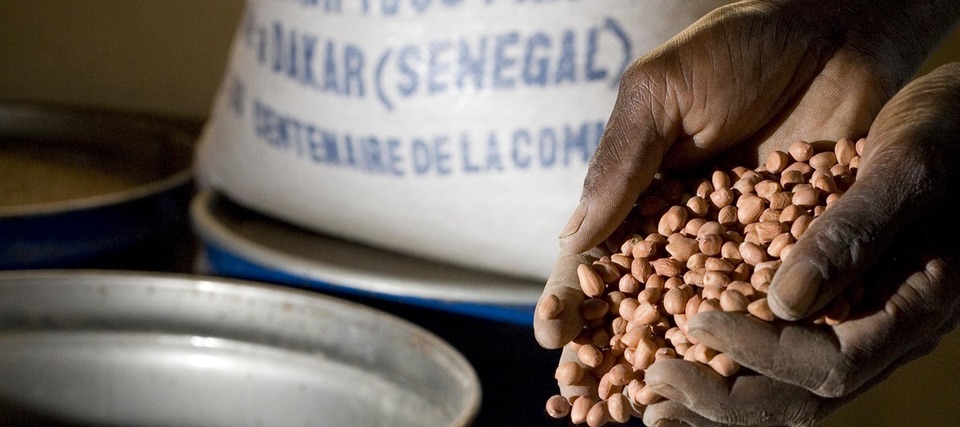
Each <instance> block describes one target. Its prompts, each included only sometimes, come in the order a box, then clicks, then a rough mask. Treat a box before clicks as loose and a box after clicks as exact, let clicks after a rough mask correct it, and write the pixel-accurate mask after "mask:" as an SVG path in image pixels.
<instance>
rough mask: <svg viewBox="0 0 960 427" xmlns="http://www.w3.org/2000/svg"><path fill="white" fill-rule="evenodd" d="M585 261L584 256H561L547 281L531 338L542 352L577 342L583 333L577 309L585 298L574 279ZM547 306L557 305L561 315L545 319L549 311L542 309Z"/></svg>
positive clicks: (539, 302) (534, 320) (534, 318)
mask: <svg viewBox="0 0 960 427" xmlns="http://www.w3.org/2000/svg"><path fill="white" fill-rule="evenodd" d="M584 261H585V256H583V255H578V254H567V253H564V254H561V255H560V256H559V257H558V258H557V262H556V263H555V264H554V266H553V271H552V272H551V273H550V277H549V278H548V279H547V284H546V286H545V287H544V289H543V293H542V294H541V295H540V299H539V300H538V301H537V307H536V310H535V311H534V313H535V314H534V317H533V332H534V336H535V337H536V338H537V342H539V343H540V345H541V346H543V347H544V348H549V349H556V348H560V347H562V346H564V345H566V344H567V343H569V342H570V341H572V340H573V339H574V338H576V336H577V334H579V333H580V330H582V329H583V325H584V320H583V317H582V316H581V315H580V305H581V304H582V303H583V300H584V294H583V290H582V289H581V288H580V281H579V279H578V278H577V266H578V265H580V264H581V263H582V262H584ZM548 300H549V301H548ZM547 304H550V305H556V304H559V305H560V307H559V309H560V312H559V313H558V314H555V315H551V316H554V317H551V318H547V317H545V315H546V313H547V312H548V311H552V310H548V309H545V308H544V306H545V305H547Z"/></svg>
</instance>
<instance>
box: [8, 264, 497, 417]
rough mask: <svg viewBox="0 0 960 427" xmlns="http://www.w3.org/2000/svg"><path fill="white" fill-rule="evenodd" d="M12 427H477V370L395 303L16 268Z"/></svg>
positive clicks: (167, 278)
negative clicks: (392, 310)
mask: <svg viewBox="0 0 960 427" xmlns="http://www.w3.org/2000/svg"><path fill="white" fill-rule="evenodd" d="M0 378H2V379H3V380H2V381H0V424H2V425H29V424H30V423H34V424H36V425H49V424H70V425H74V424H79V425H125V426H133V425H185V426H190V425H196V426H201V425H202V426H220V425H222V426H245V425H271V426H284V425H298V426H304V425H311V426H346V425H358V426H359V425H362V426H431V427H434V426H464V425H468V424H470V422H471V421H472V420H473V418H474V417H475V415H476V413H477V411H478V409H479V405H480V385H479V382H478V380H477V376H476V373H475V371H474V370H473V368H472V366H471V365H470V364H469V363H468V362H467V361H466V360H465V359H464V357H463V356H462V355H461V354H460V353H459V352H457V351H456V350H455V349H453V347H451V346H450V345H449V344H447V343H446V342H445V341H442V340H441V339H440V338H438V337H436V336H434V335H432V334H430V333H429V332H427V331H425V330H423V329H421V328H419V327H416V326H414V325H412V324H410V323H408V322H406V321H403V320H401V319H398V318H396V317H393V316H391V315H387V314H385V313H383V312H380V311H377V310H374V309H371V308H368V307H365V306H362V305H358V304H354V303H350V302H346V301H341V300H338V299H334V298H331V297H327V296H322V295H318V294H315V293H309V292H305V291H298V290H294V289H290V288H284V287H277V286H268V285H260V284H254V283H245V282H238V281H229V280H222V279H215V278H205V277H194V276H175V275H143V274H135V273H118V272H112V273H108V272H96V271H66V270H65V271H30V272H0Z"/></svg>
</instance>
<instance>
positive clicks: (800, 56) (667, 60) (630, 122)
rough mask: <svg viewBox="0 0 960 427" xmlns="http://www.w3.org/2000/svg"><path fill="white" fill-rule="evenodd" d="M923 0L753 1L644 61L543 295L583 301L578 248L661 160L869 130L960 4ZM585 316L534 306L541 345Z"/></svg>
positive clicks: (679, 161)
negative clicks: (549, 313)
mask: <svg viewBox="0 0 960 427" xmlns="http://www.w3.org/2000/svg"><path fill="white" fill-rule="evenodd" d="M917 3H918V4H919V3H923V6H916V7H914V6H912V5H913V3H912V2H902V1H882V2H874V1H867V0H857V1H850V0H846V1H841V0H824V1H821V2H819V3H818V4H817V5H816V7H811V6H810V4H809V1H805V0H778V1H771V0H768V1H760V0H750V1H744V2H739V3H736V4H732V5H729V6H726V7H723V8H720V9H717V10H716V11H715V12H713V13H711V14H710V15H708V16H706V17H704V18H703V19H702V20H700V21H698V22H697V23H696V24H694V25H693V26H691V27H690V28H688V29H687V30H685V31H684V32H682V33H681V34H679V35H678V36H677V37H675V38H673V39H672V40H670V41H669V42H667V43H666V44H664V45H663V46H661V47H660V48H658V49H656V50H654V51H653V52H651V53H650V54H648V55H646V56H644V57H643V58H640V59H639V60H638V61H637V62H635V63H634V64H633V65H632V66H631V67H629V69H628V70H627V71H626V72H625V73H624V75H623V77H622V79H621V87H620V94H619V97H618V100H617V103H616V105H615V106H614V110H613V113H612V115H611V117H610V120H609V122H608V126H607V129H606V131H605V133H604V136H603V137H602V139H601V141H600V145H599V147H598V148H597V152H596V154H595V155H594V158H593V160H592V161H591V164H590V166H589V170H588V172H587V177H586V179H585V182H584V190H583V195H582V198H581V202H580V205H579V207H578V208H577V210H576V212H575V213H574V214H573V216H572V218H571V220H570V222H569V224H568V226H567V227H566V228H565V230H564V231H563V232H562V234H563V237H562V238H561V247H562V249H563V252H564V254H565V255H561V257H560V260H559V261H558V263H557V265H556V268H555V269H554V272H553V274H552V275H551V277H550V279H549V280H548V282H547V285H546V287H545V289H544V294H543V295H544V296H543V297H541V301H543V299H544V298H545V297H546V296H547V295H550V294H555V295H557V296H558V297H560V299H561V301H563V302H564V303H565V304H564V305H565V306H567V307H577V306H578V304H577V299H576V298H577V297H576V296H575V295H576V294H577V287H578V284H577V281H576V275H575V274H574V271H573V270H572V269H571V266H574V267H575V264H573V263H572V262H570V261H571V260H572V259H573V258H574V257H575V256H571V255H566V254H576V253H581V252H584V251H587V250H588V249H590V248H593V247H596V246H597V245H598V244H600V243H601V242H602V241H603V240H604V239H605V238H607V237H608V236H610V235H611V233H612V232H613V231H614V230H615V229H616V228H617V226H618V225H619V224H621V222H622V221H623V220H624V218H626V217H627V215H628V214H629V212H630V211H631V209H632V206H633V204H634V202H635V200H636V199H637V196H638V195H640V193H641V192H642V191H643V190H644V189H645V188H646V187H647V186H648V185H649V183H650V182H651V180H652V179H653V177H654V174H655V173H656V172H657V171H658V170H660V169H661V168H662V169H665V170H671V169H680V168H689V167H692V166H695V165H697V164H699V163H702V162H704V161H706V160H708V159H711V158H714V157H717V156H719V155H721V154H726V153H729V152H730V151H731V148H733V147H734V146H737V147H738V148H739V150H738V152H739V153H740V154H744V153H746V154H745V155H746V156H747V157H749V158H751V161H752V162H754V163H755V162H756V161H757V159H762V158H765V157H766V154H767V153H768V152H769V151H771V150H773V149H785V148H786V145H789V144H791V143H793V142H795V141H796V140H798V139H804V140H808V141H820V140H830V141H835V140H837V139H839V138H841V137H855V136H858V135H863V134H865V133H866V131H867V130H868V129H869V127H870V124H871V122H872V120H873V118H874V117H875V116H876V114H877V112H878V111H879V110H880V108H881V107H882V106H883V104H884V103H885V102H886V101H887V100H888V99H889V97H890V96H892V95H893V94H894V93H895V92H896V91H897V90H898V88H900V87H901V86H902V85H903V84H904V83H905V82H906V81H907V80H908V79H909V78H910V76H911V75H912V74H913V73H914V71H915V70H916V69H917V68H919V66H920V64H921V63H922V61H923V59H924V58H925V57H926V55H927V53H928V52H929V50H932V49H933V47H934V46H935V44H936V43H935V42H936V41H937V40H939V37H940V36H941V35H942V34H944V33H945V32H946V31H947V30H949V29H950V22H949V20H948V19H944V16H946V15H948V14H953V15H957V14H960V7H958V6H957V2H956V1H955V0H937V1H935V2H934V3H936V4H928V3H927V2H917ZM907 4H909V6H910V7H908V5H907ZM751 152H752V153H751ZM741 160H742V159H741ZM574 311H575V310H574ZM582 326H583V321H582V319H580V318H579V316H577V315H576V313H575V312H574V313H567V312H565V313H564V314H563V315H562V316H561V317H560V318H559V319H550V320H547V319H543V318H540V317H539V316H536V317H535V324H534V329H535V333H536V337H537V339H538V341H539V342H540V343H541V345H543V346H544V347H547V348H559V347H561V346H563V345H564V344H566V343H568V342H570V340H572V339H573V338H574V337H575V336H576V334H577V333H578V332H579V330H580V329H581V328H582Z"/></svg>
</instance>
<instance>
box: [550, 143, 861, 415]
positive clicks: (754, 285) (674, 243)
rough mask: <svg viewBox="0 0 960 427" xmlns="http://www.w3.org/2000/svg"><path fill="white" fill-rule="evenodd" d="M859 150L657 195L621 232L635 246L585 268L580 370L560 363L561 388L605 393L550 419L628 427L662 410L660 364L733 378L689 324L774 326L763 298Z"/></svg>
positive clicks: (843, 304) (827, 315) (828, 315)
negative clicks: (637, 415) (670, 361)
mask: <svg viewBox="0 0 960 427" xmlns="http://www.w3.org/2000/svg"><path fill="white" fill-rule="evenodd" d="M863 145H864V140H863V139H861V140H860V141H858V142H857V143H856V144H855V143H853V141H851V140H850V139H846V138H844V139H841V140H839V141H837V142H836V144H834V147H833V150H832V151H830V150H828V151H822V152H816V150H815V149H814V146H813V145H812V144H810V143H807V142H805V141H798V142H796V143H794V144H792V145H791V146H790V147H789V150H788V151H787V152H783V151H775V152H773V153H771V154H770V155H769V157H768V158H767V160H766V162H765V163H764V164H763V165H761V166H760V167H759V168H757V169H754V170H751V169H748V168H745V167H736V168H733V169H732V170H719V169H718V170H714V171H713V172H712V174H711V175H710V177H709V178H703V179H695V180H685V181H680V180H675V179H662V180H660V181H659V182H658V183H657V186H656V188H653V187H651V189H650V190H648V192H647V193H645V194H644V195H643V196H641V198H640V199H639V200H638V202H637V204H636V207H635V209H634V212H633V213H632V215H631V218H630V219H629V220H628V222H626V223H625V224H635V225H636V228H635V229H633V230H632V231H633V234H631V235H629V236H628V237H627V238H626V239H622V240H620V241H608V242H606V243H607V246H608V247H609V248H610V252H613V253H612V254H611V255H609V256H604V257H602V258H600V259H598V260H596V261H594V262H593V263H591V264H581V265H579V266H578V268H577V276H578V279H579V281H580V286H581V289H582V290H583V293H584V295H585V297H586V298H585V300H584V301H583V303H582V305H581V306H580V307H577V308H575V309H578V310H579V311H580V314H581V316H582V317H583V319H584V320H585V323H586V326H585V327H584V329H583V330H582V331H581V333H580V334H579V336H577V338H575V339H574V341H573V343H572V345H573V347H574V349H575V350H576V353H577V356H578V359H579V360H578V361H577V362H565V363H561V364H560V365H559V366H558V367H557V371H556V375H555V377H556V379H557V381H558V383H559V384H560V385H575V384H580V383H581V380H582V379H583V378H584V377H585V376H587V375H591V376H593V377H594V378H595V379H596V380H597V381H596V383H597V384H598V386H597V389H596V390H595V393H589V394H588V395H583V396H572V397H571V398H569V399H568V398H565V397H562V396H560V395H556V396H553V397H551V398H550V399H549V400H548V401H547V405H546V406H547V413H548V414H549V415H550V416H552V417H554V418H564V417H567V416H569V417H570V420H571V421H572V422H574V423H576V424H579V423H584V422H586V423H587V424H588V425H590V426H600V425H604V424H607V423H611V422H616V423H625V422H627V421H629V419H630V417H631V416H632V410H631V407H635V408H637V409H640V410H642V408H644V407H645V406H646V405H650V404H653V403H656V402H657V401H659V400H661V399H662V398H661V397H660V396H659V395H657V394H656V393H654V392H653V391H652V390H651V389H650V388H649V387H647V386H646V385H645V384H644V373H645V371H646V369H647V368H648V367H649V366H650V365H652V364H653V363H654V362H655V361H656V360H660V359H664V358H682V359H684V360H687V361H690V362H694V363H702V364H705V365H707V366H710V367H711V368H713V369H714V370H715V371H716V372H717V373H719V374H720V375H723V376H726V377H729V376H732V375H735V374H737V372H738V371H739V370H740V369H741V367H740V365H739V364H738V363H737V362H736V361H734V360H733V359H731V358H730V357H728V356H727V355H725V354H723V353H720V352H718V351H716V350H715V349H712V348H710V347H707V346H706V345H704V344H701V343H699V342H698V341H697V340H696V339H695V338H694V337H692V336H689V335H688V334H687V329H686V322H687V319H688V318H690V317H691V316H693V315H694V314H697V313H700V312H705V311H709V310H723V311H729V312H745V313H749V314H750V315H752V316H754V317H756V318H759V319H762V320H764V321H768V322H772V321H774V320H775V317H774V315H773V313H772V312H771V310H770V307H769V306H768V305H767V299H766V294H767V290H768V288H769V286H770V281H771V280H772V278H773V275H774V273H775V272H776V270H777V268H778V267H779V266H780V262H781V259H784V258H786V257H788V256H789V254H790V251H791V250H792V248H793V245H794V243H795V242H796V241H797V239H799V238H800V237H801V236H802V235H803V234H804V232H805V231H806V230H807V227H809V226H810V224H811V222H813V221H815V220H816V218H817V217H819V216H820V215H821V214H822V213H823V212H824V211H826V210H827V209H828V208H829V206H830V205H831V204H832V203H834V202H835V201H836V200H837V199H838V198H839V197H840V196H841V195H842V194H843V192H844V191H846V190H847V189H848V188H849V187H850V186H851V185H852V184H853V182H854V179H855V176H856V172H857V169H858V168H859V164H860V153H861V152H862V150H863ZM857 299H858V296H857V295H856V292H852V293H850V295H847V296H846V297H841V298H838V299H837V300H836V302H834V303H833V304H832V305H831V306H830V307H828V308H827V309H825V310H824V311H823V312H822V313H821V314H820V315H819V316H817V317H816V318H815V319H814V320H813V323H826V324H830V325H835V324H838V323H840V322H842V321H843V320H844V319H845V317H846V316H847V314H848V313H849V311H850V307H851V305H852V304H855V303H856V302H857V301H856V300H857ZM553 302H554V304H549V303H548V304H541V310H540V312H539V313H538V315H539V316H541V317H544V318H555V317H557V316H559V315H560V312H561V311H562V310H563V307H562V304H560V303H559V300H557V301H553ZM591 391H593V390H591Z"/></svg>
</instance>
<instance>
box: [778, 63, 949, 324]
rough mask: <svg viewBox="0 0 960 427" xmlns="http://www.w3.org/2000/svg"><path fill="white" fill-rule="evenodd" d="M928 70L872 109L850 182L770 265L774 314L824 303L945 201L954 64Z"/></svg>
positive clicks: (795, 314) (800, 314) (803, 312)
mask: <svg viewBox="0 0 960 427" xmlns="http://www.w3.org/2000/svg"><path fill="white" fill-rule="evenodd" d="M938 71H940V70H938ZM951 72H952V73H953V74H950V73H951ZM931 74H932V76H928V77H927V78H923V79H919V80H917V81H915V82H913V83H911V84H910V85H908V86H907V87H906V88H904V90H903V91H901V92H900V93H898V94H897V95H896V96H894V98H893V99H891V101H890V102H889V103H888V104H887V105H886V106H885V107H884V108H883V110H881V111H880V113H879V115H878V116H877V120H876V121H875V122H874V125H873V127H871V130H870V134H869V135H868V137H867V141H866V146H867V149H866V152H865V153H864V157H863V160H862V161H861V163H862V165H863V166H862V168H861V169H860V171H859V172H858V177H857V182H856V183H855V184H854V185H853V186H851V188H850V189H849V191H847V192H846V193H845V194H844V196H843V197H842V198H840V200H838V201H837V202H836V203H834V204H833V205H831V207H830V209H828V210H827V211H826V212H825V213H824V214H823V215H822V216H821V217H819V218H817V219H816V220H815V221H813V223H812V224H811V225H810V228H809V229H808V230H807V231H806V233H805V234H804V235H803V236H802V237H801V238H800V239H799V240H798V241H797V243H796V244H795V245H794V247H793V250H792V251H791V253H790V256H789V257H787V259H785V260H784V262H783V265H782V266H781V267H780V269H779V270H778V271H777V274H776V276H775V277H774V279H773V281H772V283H771V285H770V290H769V294H768V302H769V303H770V308H771V310H772V311H773V312H774V314H776V315H777V316H778V317H780V318H783V319H787V320H796V319H800V318H804V317H806V316H809V315H810V314H812V313H814V312H816V311H817V310H819V309H821V308H823V307H824V306H826V305H827V304H828V303H829V302H830V301H831V300H833V299H834V297H836V296H837V295H838V294H839V293H840V292H841V291H842V290H843V289H844V288H845V287H846V286H848V285H849V284H850V283H851V282H852V281H853V280H856V279H857V278H858V277H860V276H861V275H862V274H863V273H864V272H865V271H867V270H868V269H869V268H870V267H871V266H872V265H874V264H875V263H876V262H877V260H878V259H879V258H880V256H882V255H883V254H884V253H885V252H886V251H887V250H888V248H889V247H890V244H891V242H892V241H893V238H894V236H896V235H898V234H899V233H900V232H901V231H902V229H903V227H904V226H905V225H906V224H910V223H912V222H915V221H917V220H918V219H919V215H921V214H923V213H926V212H934V211H935V210H936V209H937V206H935V205H934V204H935V203H940V202H941V201H942V200H945V197H944V191H945V187H947V186H944V185H940V184H938V183H944V182H951V181H954V180H953V179H952V178H955V177H954V175H956V173H955V172H952V171H953V170H954V169H955V168H954V167H953V166H952V165H951V163H950V162H949V161H947V160H949V159H955V158H957V156H958V153H956V151H957V148H956V144H953V143H952V141H951V140H950V136H949V135H953V134H955V133H956V131H957V130H958V129H960V123H958V119H957V118H956V117H955V116H956V114H953V113H949V114H947V113H944V111H950V112H955V111H956V109H957V108H960V100H958V99H957V98H958V96H957V94H958V93H960V78H958V77H957V76H956V74H960V67H954V68H947V69H945V70H943V71H942V72H938V73H931ZM945 115H949V116H950V117H945ZM954 182H955V181H954Z"/></svg>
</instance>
